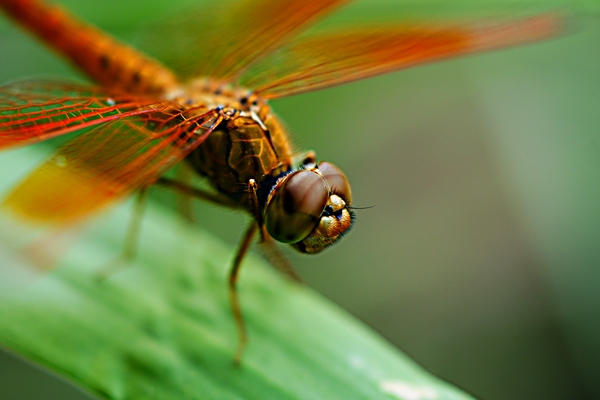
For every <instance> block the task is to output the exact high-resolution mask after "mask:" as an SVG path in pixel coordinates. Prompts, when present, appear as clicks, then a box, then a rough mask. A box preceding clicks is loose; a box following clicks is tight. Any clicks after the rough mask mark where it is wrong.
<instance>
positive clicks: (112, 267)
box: [96, 186, 148, 281]
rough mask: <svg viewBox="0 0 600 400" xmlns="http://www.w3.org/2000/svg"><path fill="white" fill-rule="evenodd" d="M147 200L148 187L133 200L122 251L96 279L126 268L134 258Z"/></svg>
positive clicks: (101, 269) (101, 279) (103, 278)
mask: <svg viewBox="0 0 600 400" xmlns="http://www.w3.org/2000/svg"><path fill="white" fill-rule="evenodd" d="M147 199H148V187H147V186H146V187H144V188H142V189H141V190H140V191H139V192H138V194H137V198H136V200H135V203H134V205H133V210H132V212H131V219H130V220H129V225H128V227H127V232H126V233H125V243H124V245H123V251H122V253H121V255H119V256H118V257H117V258H116V259H114V260H113V261H111V262H110V263H109V264H107V265H105V266H104V267H102V268H100V270H99V271H98V274H97V275H96V279H97V280H99V281H103V280H105V279H107V278H108V277H109V276H111V275H113V274H114V273H116V272H118V271H119V270H121V269H123V268H124V267H125V266H127V265H128V264H129V263H130V262H131V261H132V260H133V259H134V257H135V255H136V253H137V250H138V244H139V243H138V241H139V238H140V228H141V225H142V218H143V216H144V210H145V208H146V202H147Z"/></svg>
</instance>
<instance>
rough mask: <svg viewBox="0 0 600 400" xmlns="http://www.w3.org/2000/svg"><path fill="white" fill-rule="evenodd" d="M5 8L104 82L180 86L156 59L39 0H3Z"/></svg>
mask: <svg viewBox="0 0 600 400" xmlns="http://www.w3.org/2000/svg"><path fill="white" fill-rule="evenodd" d="M0 2H1V3H2V8H3V9H4V10H5V12H7V13H8V14H10V15H11V16H12V17H13V18H14V19H15V20H17V21H19V22H20V23H21V24H22V25H24V26H25V27H26V28H27V29H28V30H29V31H31V32H32V33H34V34H35V35H36V36H38V37H39V38H41V39H42V40H43V41H45V42H46V43H47V44H48V45H50V46H51V47H52V48H54V49H55V50H57V51H58V52H59V53H60V54H63V55H65V56H66V57H67V58H68V59H69V60H70V61H71V62H72V63H73V64H75V65H76V66H78V67H79V68H81V69H82V70H83V71H84V72H86V73H87V74H88V75H89V76H90V77H91V78H93V79H94V80H95V81H97V82H98V83H100V84H102V85H103V86H106V87H109V88H113V89H118V90H120V91H124V92H128V93H137V94H152V93H154V94H156V93H166V92H168V91H169V90H172V88H173V87H175V86H177V79H176V78H175V76H174V75H173V74H172V73H171V71H170V70H169V69H167V68H165V67H163V66H162V65H161V64H159V63H158V62H157V61H155V60H152V59H151V58H149V57H147V56H145V55H143V54H142V53H140V52H139V51H136V50H133V49H132V48H130V47H129V46H126V45H125V44H122V43H120V42H118V41H117V40H115V39H113V38H112V37H110V36H109V35H107V34H106V33H103V32H101V31H99V30H97V29H96V28H94V27H92V26H90V25H87V24H85V23H84V22H82V21H80V20H78V19H77V18H75V17H74V16H72V15H70V14H69V13H67V12H66V11H64V10H63V9H61V8H59V7H57V6H52V5H48V4H46V3H43V2H40V1H38V0H1V1H0Z"/></svg>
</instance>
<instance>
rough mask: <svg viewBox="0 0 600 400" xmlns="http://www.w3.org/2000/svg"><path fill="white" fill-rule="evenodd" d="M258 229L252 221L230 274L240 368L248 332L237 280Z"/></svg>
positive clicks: (230, 297) (230, 294)
mask: <svg viewBox="0 0 600 400" xmlns="http://www.w3.org/2000/svg"><path fill="white" fill-rule="evenodd" d="M257 228H258V224H257V223H256V222H254V221H252V223H251V224H250V226H249V227H248V229H247V230H246V233H245V234H244V237H243V239H242V241H241V242H240V247H239V248H238V250H237V253H236V255H235V259H234V261H233V266H232V267H231V271H230V273H229V285H228V292H229V302H230V304H231V312H232V313H233V318H234V320H235V325H236V327H237V330H238V347H237V350H236V352H235V358H234V359H233V363H234V364H235V365H237V366H239V365H240V364H241V362H242V356H243V354H244V349H245V348H246V344H247V343H248V331H247V329H246V323H245V322H244V315H243V314H242V308H241V307H240V298H239V294H238V290H237V280H238V276H239V272H240V266H241V264H242V260H243V259H244V256H245V255H246V253H247V252H248V249H249V248H250V244H251V243H252V239H253V238H254V235H255V234H256V231H257Z"/></svg>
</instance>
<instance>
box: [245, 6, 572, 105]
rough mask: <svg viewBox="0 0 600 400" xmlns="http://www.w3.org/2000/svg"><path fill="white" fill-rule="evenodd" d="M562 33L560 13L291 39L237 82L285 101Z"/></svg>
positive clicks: (337, 32)
mask: <svg viewBox="0 0 600 400" xmlns="http://www.w3.org/2000/svg"><path fill="white" fill-rule="evenodd" d="M560 29H561V18H560V16H559V15H556V14H541V15H537V16H533V17H528V18H523V19H518V20H508V21H507V20H500V21H487V22H481V23H473V24H457V25H442V26H434V25H415V26H401V27H374V28H371V29H366V28H365V29H357V28H356V27H354V28H352V29H346V30H344V29H337V30H335V31H330V32H329V33H325V34H323V33H321V34H319V35H318V36H314V37H306V36H305V37H299V38H297V39H294V40H292V41H291V42H289V43H287V44H286V45H285V46H284V47H282V48H280V49H278V50H277V51H276V52H274V53H273V54H270V55H269V56H267V57H266V58H263V59H261V60H260V61H259V62H257V63H255V64H253V65H252V66H251V68H250V69H249V70H248V71H246V72H245V73H244V75H243V76H242V77H241V78H240V80H239V83H240V84H241V85H242V86H244V87H248V88H250V89H253V90H254V91H255V92H256V93H257V94H260V95H262V96H263V97H265V98H279V97H285V96H290V95H293V94H298V93H303V92H308V91H312V90H317V89H322V88H325V87H329V86H334V85H338V84H341V83H345V82H349V81H353V80H357V79H362V78H366V77H369V76H373V75H377V74H382V73H385V72H390V71H393V70H397V69H401V68H407V67H411V66H414V65H418V64H422V63H426V62H430V61H434V60H439V59H443V58H447V57H452V56H458V55H463V54H468V53H472V52H477V51H483V50H490V49H496V48H501V47H506V46H512V45H517V44H522V43H526V42H531V41H536V40H541V39H544V38H548V37H551V36H553V35H556V34H557V33H558V32H560Z"/></svg>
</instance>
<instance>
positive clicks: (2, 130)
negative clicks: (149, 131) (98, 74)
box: [0, 81, 161, 149]
mask: <svg viewBox="0 0 600 400" xmlns="http://www.w3.org/2000/svg"><path fill="white" fill-rule="evenodd" d="M160 108H161V105H160V104H153V102H152V101H150V100H147V99H143V98H139V97H137V98H136V97H133V96H124V95H120V96H116V97H114V96H109V95H108V94H106V93H105V92H104V91H103V90H102V89H99V88H94V87H89V86H84V85H78V84H74V83H65V82H51V81H31V82H29V81H26V82H17V83H12V84H8V85H5V86H2V87H0V149H2V148H7V147H11V146H17V145H24V144H32V143H35V142H39V141H42V140H46V139H50V138H52V137H56V136H60V135H63V134H65V133H68V132H71V131H73V130H76V129H82V128H86V127H90V126H93V125H97V124H101V123H105V122H108V121H113V120H116V119H120V118H126V117H130V116H133V115H141V114H145V113H150V112H155V111H156V110H158V109H160Z"/></svg>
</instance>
